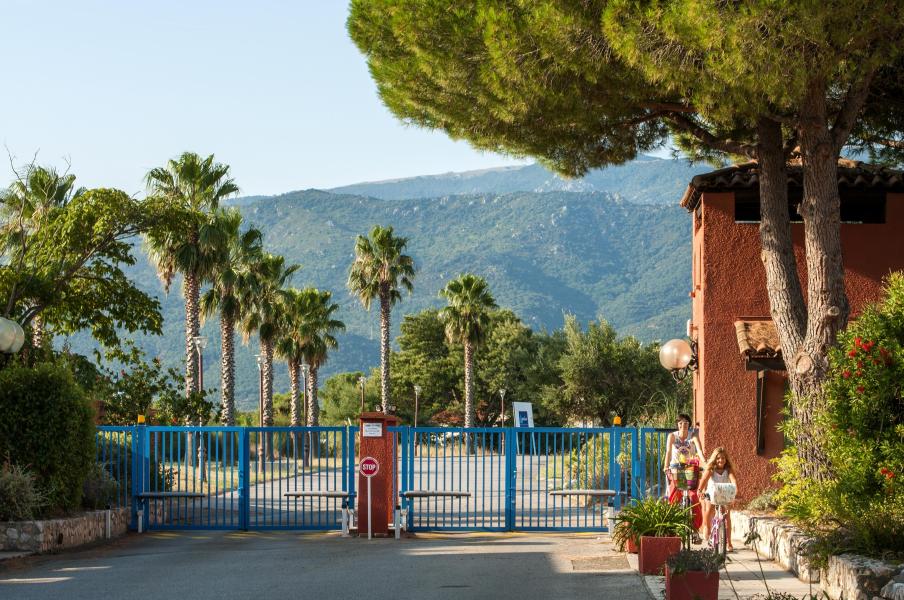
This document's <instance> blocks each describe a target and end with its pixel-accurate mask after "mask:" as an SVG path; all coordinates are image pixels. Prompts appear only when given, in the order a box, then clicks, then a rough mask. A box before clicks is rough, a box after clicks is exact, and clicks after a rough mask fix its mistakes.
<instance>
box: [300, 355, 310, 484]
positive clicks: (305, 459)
mask: <svg viewBox="0 0 904 600" xmlns="http://www.w3.org/2000/svg"><path fill="white" fill-rule="evenodd" d="M301 389H302V394H303V395H302V398H303V400H304V401H303V402H302V403H301V420H302V422H303V423H304V426H305V427H307V426H308V424H309V423H308V365H307V363H304V364H302V365H301ZM310 447H311V432H310V431H308V432H306V433H305V434H304V435H303V436H302V438H301V464H302V466H305V467H307V466H308V465H309V464H310Z"/></svg>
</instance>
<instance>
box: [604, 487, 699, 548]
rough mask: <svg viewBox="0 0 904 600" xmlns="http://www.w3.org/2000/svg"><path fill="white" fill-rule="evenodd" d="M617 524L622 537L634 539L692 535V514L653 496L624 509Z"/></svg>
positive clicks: (679, 506) (632, 503) (616, 518)
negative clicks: (647, 536)
mask: <svg viewBox="0 0 904 600" xmlns="http://www.w3.org/2000/svg"><path fill="white" fill-rule="evenodd" d="M615 523H616V528H617V529H620V531H621V532H622V535H625V536H630V537H633V538H634V539H640V537H641V536H645V535H651V536H657V537H663V536H679V537H681V536H684V535H687V534H689V533H690V512H689V510H688V509H686V508H682V507H681V505H679V504H670V503H669V502H666V501H665V500H663V499H662V498H656V497H652V496H651V497H649V498H645V499H643V500H634V501H632V502H631V503H630V504H628V505H627V506H625V507H624V508H622V509H621V511H620V512H619V513H618V515H617V516H616V517H615Z"/></svg>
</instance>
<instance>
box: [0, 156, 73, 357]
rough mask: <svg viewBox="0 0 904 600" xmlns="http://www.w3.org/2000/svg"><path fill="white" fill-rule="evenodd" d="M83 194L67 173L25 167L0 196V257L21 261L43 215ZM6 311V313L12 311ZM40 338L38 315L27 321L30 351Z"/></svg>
mask: <svg viewBox="0 0 904 600" xmlns="http://www.w3.org/2000/svg"><path fill="white" fill-rule="evenodd" d="M84 192H85V188H78V189H76V188H75V175H72V174H71V173H65V174H62V175H60V174H59V173H57V171H56V170H55V169H53V168H47V167H41V166H36V165H33V164H32V165H29V166H28V167H27V168H26V169H25V172H24V174H22V175H20V176H19V178H18V179H17V180H16V181H14V182H13V183H12V184H11V185H10V186H9V188H7V189H6V190H3V191H2V192H0V254H8V255H9V257H10V261H15V260H17V259H20V258H24V256H25V254H26V252H27V249H28V245H29V238H30V237H31V236H32V235H33V234H34V233H35V232H36V231H37V230H38V229H39V228H40V227H41V223H42V221H43V220H44V219H45V218H46V217H47V215H48V214H49V213H51V212H52V211H53V210H54V209H59V208H63V207H65V206H66V205H67V204H69V202H70V201H72V200H74V199H75V198H78V197H79V196H80V195H81V194H83V193H84ZM13 296H15V294H11V295H10V297H11V298H12V297H13ZM6 308H7V311H6V312H9V310H10V309H11V308H12V307H11V306H9V307H6ZM0 314H3V313H0ZM44 338H45V331H44V322H43V318H42V316H41V315H40V313H39V314H37V315H35V317H34V318H33V319H32V321H31V343H32V347H34V348H40V347H42V346H43V345H44V342H45V339H44Z"/></svg>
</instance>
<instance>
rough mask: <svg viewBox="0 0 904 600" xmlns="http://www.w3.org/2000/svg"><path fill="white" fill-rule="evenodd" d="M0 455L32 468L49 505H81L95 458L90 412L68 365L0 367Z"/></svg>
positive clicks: (67, 506)
mask: <svg viewBox="0 0 904 600" xmlns="http://www.w3.org/2000/svg"><path fill="white" fill-rule="evenodd" d="M0 455H4V456H8V457H9V460H10V462H12V463H14V464H17V465H20V466H24V467H26V468H28V469H29V470H30V471H32V472H33V473H34V474H35V476H36V477H37V483H38V485H39V486H40V487H41V488H42V489H44V490H46V492H47V500H48V506H49V507H50V508H51V509H52V510H69V509H75V508H78V507H79V506H80V505H81V498H82V484H83V483H84V480H85V478H86V477H87V475H88V472H89V470H90V469H91V465H92V464H93V462H94V413H93V411H92V410H91V407H90V406H89V404H88V402H87V400H86V399H85V395H84V392H83V391H82V390H81V389H80V388H79V387H78V386H77V385H76V383H75V381H74V380H73V378H72V374H71V373H70V372H69V371H68V370H66V369H65V368H63V367H60V366H56V365H52V364H40V365H37V366H35V367H34V368H23V367H19V366H7V367H6V368H5V369H2V370H0Z"/></svg>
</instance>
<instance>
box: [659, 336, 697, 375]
mask: <svg viewBox="0 0 904 600" xmlns="http://www.w3.org/2000/svg"><path fill="white" fill-rule="evenodd" d="M659 363H660V364H661V365H662V366H663V367H665V368H666V369H668V370H669V371H671V373H672V377H674V378H675V381H681V380H683V379H684V378H685V377H687V374H688V373H689V372H690V371H696V370H697V342H695V341H694V340H690V342H688V341H685V340H677V339H676V340H669V341H667V342H666V343H665V344H663V345H662V348H660V349H659Z"/></svg>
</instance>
